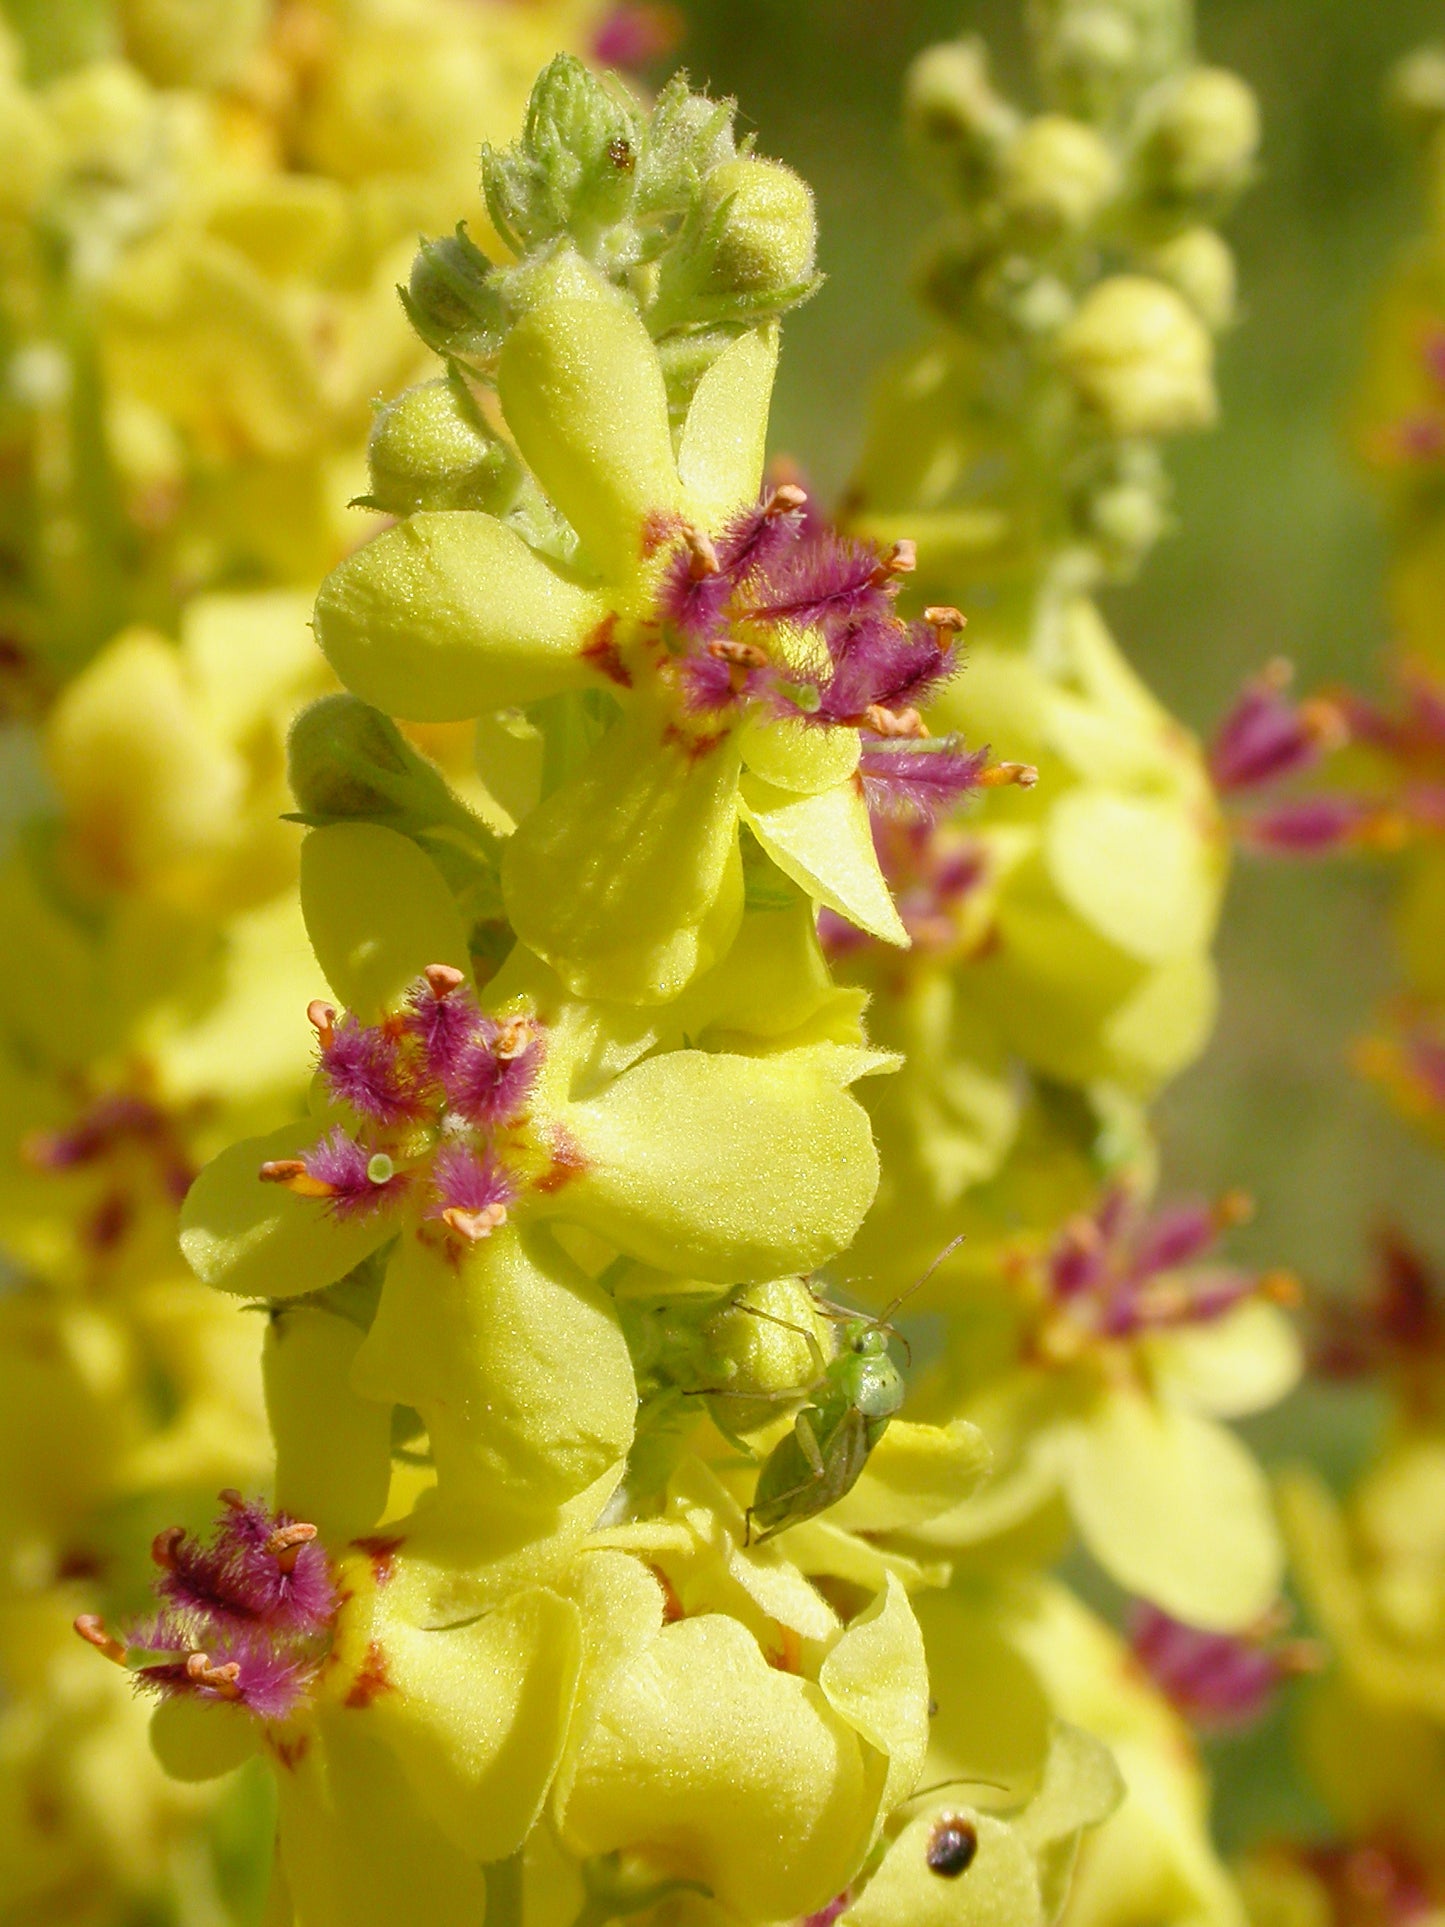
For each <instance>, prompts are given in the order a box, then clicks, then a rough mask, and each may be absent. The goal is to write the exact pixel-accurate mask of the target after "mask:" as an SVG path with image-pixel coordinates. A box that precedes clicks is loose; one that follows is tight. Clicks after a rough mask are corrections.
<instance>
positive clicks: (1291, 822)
mask: <svg viewBox="0 0 1445 1927" xmlns="http://www.w3.org/2000/svg"><path fill="white" fill-rule="evenodd" d="M1379 818H1380V812H1379V809H1378V807H1377V806H1376V805H1374V804H1371V803H1367V802H1365V801H1363V800H1362V799H1361V798H1359V797H1355V796H1337V795H1328V796H1302V797H1295V798H1292V799H1291V800H1289V801H1288V802H1284V803H1276V804H1274V805H1273V806H1272V807H1271V808H1269V809H1266V810H1261V811H1260V812H1259V813H1258V814H1257V815H1255V816H1249V817H1246V818H1244V820H1243V821H1242V822H1241V823H1240V824H1239V826H1238V831H1239V836H1240V840H1241V841H1242V842H1243V843H1245V844H1247V845H1248V847H1249V848H1250V849H1253V850H1258V851H1261V852H1265V853H1267V854H1270V855H1273V856H1294V857H1308V856H1330V855H1333V854H1334V853H1335V852H1336V851H1338V850H1342V849H1346V848H1348V847H1349V846H1350V845H1352V844H1358V843H1359V842H1361V841H1362V840H1363V839H1364V837H1365V836H1366V835H1367V834H1368V831H1369V829H1370V827H1371V826H1372V824H1374V823H1376V822H1378V821H1379Z"/></svg>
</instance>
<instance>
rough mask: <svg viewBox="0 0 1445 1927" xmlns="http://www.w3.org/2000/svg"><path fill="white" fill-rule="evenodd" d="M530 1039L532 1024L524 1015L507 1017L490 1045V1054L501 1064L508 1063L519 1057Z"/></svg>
mask: <svg viewBox="0 0 1445 1927" xmlns="http://www.w3.org/2000/svg"><path fill="white" fill-rule="evenodd" d="M531 1041H532V1026H531V1023H530V1021H529V1020H528V1019H527V1018H525V1017H508V1018H507V1019H506V1021H505V1022H504V1023H503V1024H502V1025H501V1027H500V1029H499V1030H498V1031H497V1041H496V1043H495V1044H493V1046H492V1054H493V1055H494V1056H495V1057H497V1058H498V1059H500V1061H501V1062H502V1063H503V1064H510V1063H511V1062H512V1060H513V1058H515V1057H520V1056H521V1055H522V1053H523V1051H525V1050H526V1049H527V1047H528V1046H529V1045H530V1043H531Z"/></svg>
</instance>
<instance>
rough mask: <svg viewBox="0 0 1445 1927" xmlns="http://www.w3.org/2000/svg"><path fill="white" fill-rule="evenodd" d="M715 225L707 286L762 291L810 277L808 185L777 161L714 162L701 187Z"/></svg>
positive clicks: (812, 233) (814, 230)
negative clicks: (715, 234) (721, 164)
mask: <svg viewBox="0 0 1445 1927" xmlns="http://www.w3.org/2000/svg"><path fill="white" fill-rule="evenodd" d="M703 209H704V212H705V214H706V215H707V217H708V220H709V225H710V226H711V225H714V224H716V225H717V238H716V241H715V242H714V245H713V253H712V267H711V272H710V274H709V277H708V283H707V285H708V288H709V290H710V291H712V292H716V293H718V294H748V295H763V296H768V295H772V294H774V293H781V292H782V291H783V290H785V289H790V288H796V287H800V286H802V285H803V284H804V283H806V282H809V281H811V280H812V278H813V270H814V261H815V258H816V252H817V245H818V224H817V219H816V217H815V215H814V213H813V191H812V189H811V188H810V187H809V186H808V184H807V182H806V181H805V180H803V179H802V178H801V176H799V175H797V174H795V173H794V172H793V170H792V169H791V168H790V167H784V166H783V164H782V162H781V161H763V160H755V159H753V158H751V157H745V158H743V159H741V160H736V161H727V162H725V163H724V164H723V166H721V167H715V168H714V169H713V171H712V173H711V174H710V175H709V176H708V178H707V182H706V184H705V187H704V190H703Z"/></svg>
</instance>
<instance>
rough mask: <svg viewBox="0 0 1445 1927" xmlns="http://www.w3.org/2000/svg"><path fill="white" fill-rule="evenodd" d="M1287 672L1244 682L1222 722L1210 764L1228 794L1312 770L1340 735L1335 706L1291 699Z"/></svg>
mask: <svg viewBox="0 0 1445 1927" xmlns="http://www.w3.org/2000/svg"><path fill="white" fill-rule="evenodd" d="M1286 673H1287V672H1278V671H1276V672H1273V673H1271V672H1266V673H1265V674H1264V675H1262V676H1258V677H1256V678H1255V679H1254V680H1253V681H1252V682H1250V683H1248V684H1246V686H1245V688H1244V690H1243V692H1242V693H1241V695H1240V697H1239V699H1238V701H1237V702H1236V703H1235V705H1234V707H1233V709H1231V710H1230V712H1229V714H1228V715H1227V716H1226V717H1225V719H1224V721H1223V722H1222V723H1221V724H1220V726H1219V729H1218V731H1217V733H1216V735H1215V738H1214V742H1213V744H1212V745H1211V746H1210V750H1209V769H1210V774H1211V775H1212V776H1213V778H1214V781H1215V784H1216V786H1217V787H1218V788H1219V789H1221V790H1223V791H1225V792H1226V793H1229V792H1233V791H1239V790H1250V789H1258V788H1261V787H1262V786H1264V785H1265V784H1269V783H1278V782H1282V781H1283V780H1284V778H1286V777H1288V776H1295V775H1298V774H1300V773H1301V772H1302V771H1304V770H1307V769H1312V768H1314V766H1315V765H1316V764H1317V763H1318V762H1320V760H1321V758H1322V757H1323V756H1324V754H1325V752H1326V750H1327V749H1329V748H1332V747H1335V746H1337V745H1338V743H1339V742H1340V741H1341V740H1342V739H1343V735H1344V726H1343V718H1341V717H1340V716H1339V713H1338V712H1337V711H1336V710H1334V709H1333V708H1329V709H1326V708H1324V707H1323V706H1322V705H1320V704H1318V703H1296V702H1291V701H1290V699H1289V697H1288V695H1287V694H1286V693H1285V689H1286ZM1332 723H1334V724H1335V725H1336V726H1335V727H1333V728H1332V727H1331V724H1332Z"/></svg>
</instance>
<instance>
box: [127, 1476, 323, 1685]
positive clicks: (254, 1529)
mask: <svg viewBox="0 0 1445 1927" xmlns="http://www.w3.org/2000/svg"><path fill="white" fill-rule="evenodd" d="M222 1498H223V1499H224V1501H225V1506H226V1509H225V1511H224V1512H223V1513H222V1515H221V1517H220V1519H219V1520H218V1521H217V1523H216V1525H215V1527H214V1528H213V1530H212V1532H211V1535H210V1537H209V1539H206V1540H200V1539H196V1538H193V1537H192V1536H191V1534H189V1533H187V1532H184V1531H182V1530H181V1528H180V1527H173V1528H172V1529H171V1530H170V1531H168V1532H163V1533H161V1534H160V1535H159V1537H158V1538H157V1539H156V1542H155V1546H154V1548H153V1550H154V1555H155V1558H156V1560H157V1563H158V1564H159V1565H160V1567H161V1576H160V1578H159V1579H158V1580H157V1581H156V1585H155V1592H156V1596H157V1598H158V1600H159V1601H160V1605H159V1609H158V1610H157V1611H156V1612H155V1613H154V1614H153V1615H152V1616H151V1617H150V1618H149V1619H146V1620H143V1621H141V1622H140V1623H138V1624H136V1625H134V1626H132V1627H130V1628H129V1629H128V1631H127V1634H126V1638H125V1647H126V1651H127V1657H130V1656H141V1655H144V1656H145V1659H144V1663H143V1664H142V1665H140V1666H139V1667H138V1668H137V1669H136V1673H135V1679H136V1684H137V1685H138V1686H140V1687H143V1688H146V1689H148V1690H150V1691H152V1692H155V1693H159V1694H161V1695H162V1696H163V1697H173V1696H175V1695H178V1694H183V1693H184V1694H191V1695H193V1696H195V1697H197V1698H201V1699H214V1700H232V1701H235V1702H237V1703H239V1704H240V1705H243V1706H245V1707H246V1708H247V1709H248V1711H250V1712H252V1713H254V1714H255V1715H256V1716H257V1717H258V1718H259V1719H263V1720H283V1719H285V1718H286V1717H287V1716H288V1715H289V1714H290V1713H292V1712H294V1711H295V1709H296V1707H297V1705H298V1704H299V1703H300V1702H301V1700H302V1699H303V1698H304V1697H305V1695H306V1693H307V1692H308V1690H309V1689H310V1687H311V1685H312V1683H313V1682H314V1680H315V1679H316V1676H317V1674H318V1673H319V1672H320V1670H321V1667H322V1666H323V1665H324V1663H325V1661H326V1657H327V1654H328V1653H329V1652H330V1649H331V1629H332V1625H333V1623H334V1620H335V1617H336V1611H337V1607H338V1605H339V1603H340V1601H339V1598H338V1595H337V1591H336V1585H335V1582H334V1580H333V1579H332V1576H331V1568H330V1564H329V1562H328V1560H327V1557H326V1554H325V1552H324V1551H323V1550H322V1548H321V1546H320V1545H319V1544H318V1543H317V1542H316V1538H315V1528H314V1527H311V1526H306V1525H303V1524H300V1523H299V1522H298V1521H296V1520H294V1519H292V1518H290V1517H289V1515H288V1514H286V1513H284V1512H271V1511H268V1509H267V1508H266V1507H265V1506H264V1505H262V1504H261V1503H260V1501H258V1500H245V1499H242V1497H241V1496H240V1494H239V1493H223V1494H222Z"/></svg>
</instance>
